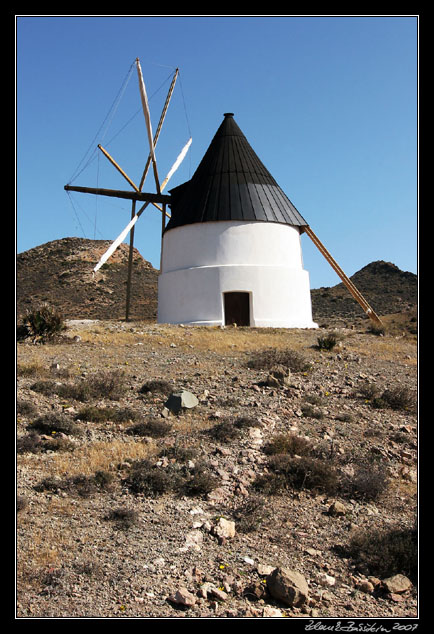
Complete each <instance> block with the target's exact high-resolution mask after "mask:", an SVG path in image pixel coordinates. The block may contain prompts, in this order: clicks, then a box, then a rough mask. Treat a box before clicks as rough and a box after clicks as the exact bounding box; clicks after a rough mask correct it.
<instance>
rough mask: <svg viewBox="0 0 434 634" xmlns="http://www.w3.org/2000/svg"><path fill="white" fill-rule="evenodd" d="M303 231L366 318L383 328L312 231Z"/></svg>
mask: <svg viewBox="0 0 434 634" xmlns="http://www.w3.org/2000/svg"><path fill="white" fill-rule="evenodd" d="M303 230H304V232H305V233H307V235H308V236H309V238H310V239H311V240H312V242H313V243H314V245H315V246H316V247H317V248H318V249H319V251H320V252H321V253H322V255H323V256H324V257H325V258H326V260H327V262H328V263H329V264H330V266H331V267H332V268H333V270H334V271H335V272H336V273H337V274H338V276H339V277H340V278H341V280H342V282H343V283H344V285H345V286H346V287H347V289H348V290H349V292H350V293H351V295H352V296H353V297H354V299H355V300H356V301H357V302H358V303H359V304H360V306H361V307H362V308H363V310H364V311H365V313H366V314H367V315H368V317H369V318H370V319H371V320H372V321H373V322H374V323H376V324H377V325H380V326H384V324H383V322H382V321H381V319H380V318H379V316H378V315H377V314H376V313H375V311H374V310H373V308H371V306H370V305H369V304H368V302H367V301H366V299H365V298H364V297H363V295H362V294H361V293H360V291H359V290H358V289H357V288H356V287H355V285H354V284H353V282H352V281H351V280H350V278H349V277H347V276H346V275H345V273H344V272H343V270H342V269H341V267H340V266H339V264H338V263H337V262H336V260H335V259H334V258H333V257H332V256H331V254H330V253H329V252H328V251H327V249H326V248H325V246H324V245H323V244H322V242H321V241H320V239H319V238H318V237H317V236H316V235H315V233H314V232H313V231H312V229H311V228H310V227H309V226H306V227H303Z"/></svg>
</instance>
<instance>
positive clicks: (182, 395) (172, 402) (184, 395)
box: [164, 390, 199, 414]
mask: <svg viewBox="0 0 434 634" xmlns="http://www.w3.org/2000/svg"><path fill="white" fill-rule="evenodd" d="M164 405H165V407H167V409H169V410H170V411H171V412H174V413H175V414H178V413H179V412H180V411H181V410H182V409H191V408H193V407H196V405H199V400H198V399H197V397H196V396H195V395H194V394H192V392H188V391H187V390H183V391H182V392H178V393H174V394H171V395H170V396H169V398H168V399H167V401H166V403H165V404H164Z"/></svg>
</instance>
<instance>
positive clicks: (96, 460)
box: [48, 439, 158, 477]
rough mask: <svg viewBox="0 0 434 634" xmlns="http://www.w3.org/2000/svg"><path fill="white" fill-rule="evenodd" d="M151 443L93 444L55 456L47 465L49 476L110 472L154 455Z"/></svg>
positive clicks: (116, 442) (103, 442) (153, 447)
mask: <svg viewBox="0 0 434 634" xmlns="http://www.w3.org/2000/svg"><path fill="white" fill-rule="evenodd" d="M157 452H158V449H157V445H156V444H154V443H153V442H146V443H143V442H137V440H136V439H133V440H126V441H121V440H113V441H111V442H107V441H101V442H94V443H92V444H90V445H86V446H83V447H79V448H77V449H76V450H75V451H74V453H73V454H56V455H55V456H53V458H52V460H51V461H50V465H49V472H48V473H49V475H50V476H51V477H53V476H62V475H64V474H67V475H68V477H69V476H75V475H93V474H94V473H95V472H96V471H110V470H113V469H115V468H117V465H119V464H121V463H123V462H125V461H134V460H142V459H145V458H149V457H150V456H153V455H156V454H157Z"/></svg>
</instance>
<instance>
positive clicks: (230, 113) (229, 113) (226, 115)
mask: <svg viewBox="0 0 434 634" xmlns="http://www.w3.org/2000/svg"><path fill="white" fill-rule="evenodd" d="M223 116H224V117H233V116H234V113H233V112H225V113H224V114H223Z"/></svg>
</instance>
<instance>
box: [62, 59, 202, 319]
mask: <svg viewBox="0 0 434 634" xmlns="http://www.w3.org/2000/svg"><path fill="white" fill-rule="evenodd" d="M135 64H136V68H137V76H138V82H139V91H140V98H141V103H142V110H143V114H144V117H145V124H146V131H147V137H148V142H149V155H148V159H147V161H146V164H145V167H144V170H143V174H142V177H141V179H140V183H139V185H136V184H135V183H134V181H133V180H132V179H131V178H130V177H129V176H128V175H127V174H126V172H125V171H124V170H123V169H122V168H121V167H120V165H119V164H118V163H117V162H116V161H115V159H114V158H113V157H112V156H111V155H110V154H109V152H108V151H107V150H106V149H105V148H103V147H102V145H100V144H99V145H98V149H99V150H100V151H101V152H102V153H103V154H104V156H105V157H106V158H107V159H108V160H109V161H110V163H111V164H112V165H113V166H114V167H115V168H116V169H117V170H118V172H119V173H120V174H121V175H122V176H123V178H124V179H125V180H126V181H127V182H128V183H129V185H130V186H131V187H132V190H129V191H124V190H118V189H104V188H101V187H81V186H76V185H69V184H68V185H65V187H64V189H65V190H66V191H73V192H81V193H86V194H95V195H98V196H108V197H114V198H121V199H126V200H131V201H132V204H131V219H130V222H129V223H128V224H127V226H126V227H125V228H124V229H123V231H122V232H121V233H120V234H119V236H118V237H117V238H116V240H114V242H112V244H111V245H110V247H109V248H108V249H107V251H106V252H105V253H104V254H103V256H102V257H101V258H100V260H99V261H98V263H97V264H96V266H95V267H94V269H93V272H94V273H95V272H96V271H98V270H99V269H100V268H101V266H102V265H103V264H104V263H105V262H106V261H107V260H108V259H109V258H110V256H111V255H112V254H113V253H114V252H115V251H116V249H117V248H118V246H119V245H120V244H121V243H122V242H123V241H124V240H125V238H126V237H127V235H128V234H130V244H129V254H128V277H127V293H126V308H125V319H126V321H128V320H129V312H130V297H131V272H132V262H133V252H134V251H133V249H134V227H135V225H136V223H137V221H138V219H139V218H140V216H141V215H142V213H143V212H144V211H145V209H146V208H147V207H148V205H150V204H152V205H153V206H154V207H156V208H157V209H158V210H159V211H160V212H161V227H162V229H161V233H162V235H163V232H164V228H165V224H166V217H168V218H170V215H169V213H168V212H167V204H168V203H169V202H170V200H171V197H170V196H169V195H166V194H163V191H164V189H165V187H166V186H167V184H168V182H169V181H170V179H171V178H172V176H173V174H174V173H175V172H176V170H177V169H178V168H179V166H180V165H181V163H182V161H183V160H184V158H185V156H186V154H187V152H188V150H189V147H190V145H191V142H192V139H191V137H190V138H189V140H188V141H187V143H186V144H185V146H184V147H183V148H182V150H181V152H180V154H179V155H178V157H177V158H176V160H175V162H174V163H173V165H172V167H171V169H170V170H169V172H168V173H167V176H166V177H165V178H164V180H163V181H162V182H160V176H159V173H158V167H157V160H156V156H155V148H156V145H157V142H158V138H159V136H160V133H161V129H162V126H163V123H164V119H165V117H166V113H167V110H168V107H169V104H170V100H171V98H172V94H173V90H174V88H175V84H176V80H177V78H178V75H179V69H178V68H177V69H176V71H175V73H174V75H173V78H172V82H171V84H170V87H169V91H168V93H167V97H166V101H165V103H164V107H163V110H162V112H161V116H160V119H159V122H158V126H157V129H156V131H155V135H153V133H152V124H151V116H150V111H149V102H148V96H147V92H146V86H145V82H144V80H143V73H142V68H141V65H140V60H139V58H137V59H136V60H135ZM151 167H152V171H153V174H154V181H155V188H156V193H149V192H143V186H144V183H145V180H146V177H147V174H148V172H149V169H150V168H151ZM137 203H142V205H141V207H140V208H139V210H138V211H136V207H137ZM160 205H161V206H160Z"/></svg>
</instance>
